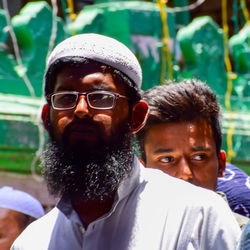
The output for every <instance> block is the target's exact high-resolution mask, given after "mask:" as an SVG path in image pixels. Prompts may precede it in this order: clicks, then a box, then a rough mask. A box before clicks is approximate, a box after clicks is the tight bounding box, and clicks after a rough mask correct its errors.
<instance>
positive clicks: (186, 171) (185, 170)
mask: <svg viewBox="0 0 250 250" xmlns="http://www.w3.org/2000/svg"><path fill="white" fill-rule="evenodd" d="M176 177H177V178H179V179H182V180H184V181H187V182H190V181H191V180H192V178H193V174H192V169H191V167H190V165H189V163H188V161H187V160H186V159H184V158H183V159H182V160H181V161H180V163H179V167H178V172H177V176H176Z"/></svg>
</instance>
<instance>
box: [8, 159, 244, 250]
mask: <svg viewBox="0 0 250 250" xmlns="http://www.w3.org/2000/svg"><path fill="white" fill-rule="evenodd" d="M117 194H118V195H117V200H116V202H114V205H113V207H112V209H111V211H110V212H109V213H107V214H105V215H104V216H102V217H101V218H99V219H97V220H96V221H94V222H92V223H90V224H89V226H88V227H87V229H86V230H85V228H84V227H83V226H82V223H81V221H80V219H79V217H78V215H77V213H76V212H75V211H74V210H73V209H72V207H71V204H70V203H68V202H65V201H63V200H61V201H60V202H59V204H58V206H57V207H56V208H54V209H53V210H51V211H50V212H49V213H48V214H47V215H45V216H44V217H42V218H41V219H39V220H37V221H35V222H34V223H32V224H31V225H30V226H29V227H28V228H26V230H25V231H24V232H23V233H22V234H21V235H20V236H19V237H18V238H17V240H16V241H15V243H14V244H13V246H12V250H17V249H25V250H44V249H50V250H52V249H53V250H54V249H58V250H78V249H84V250H125V249H129V250H135V249H136V250H158V249H159V250H160V249H168V250H192V249H204V250H209V249H214V250H227V249H235V248H236V245H237V241H238V239H239V236H240V228H239V226H238V224H237V222H236V220H235V219H234V216H233V215H232V213H231V211H230V209H229V207H228V205H227V204H226V203H225V201H224V200H223V199H221V197H219V196H218V195H217V194H216V193H214V192H212V191H209V190H206V189H203V188H199V187H196V186H194V185H191V184H189V183H187V182H184V181H182V180H179V179H176V178H173V177H170V176H168V175H166V174H164V173H162V172H161V171H158V170H154V169H146V168H144V167H143V166H142V165H141V164H140V163H139V161H138V159H137V158H136V159H135V162H134V169H133V172H132V174H131V176H130V177H129V178H127V179H126V180H124V181H123V182H122V184H121V185H120V187H119V189H118V192H117ZM62 211H63V212H62Z"/></svg>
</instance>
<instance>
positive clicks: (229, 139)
mask: <svg viewBox="0 0 250 250" xmlns="http://www.w3.org/2000/svg"><path fill="white" fill-rule="evenodd" d="M222 26H223V30H224V39H223V43H224V60H225V65H226V70H227V92H226V95H225V105H226V108H227V109H228V110H229V111H230V117H229V129H228V132H227V161H228V162H231V160H232V157H234V156H235V152H234V151H233V142H232V138H233V133H234V124H233V113H232V112H231V101H230V99H231V94H232V87H233V86H232V79H233V74H232V66H231V62H230V58H229V52H228V30H229V29H228V24H227V0H222Z"/></svg>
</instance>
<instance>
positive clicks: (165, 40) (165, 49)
mask: <svg viewBox="0 0 250 250" xmlns="http://www.w3.org/2000/svg"><path fill="white" fill-rule="evenodd" d="M166 3H167V0H166V1H164V0H157V5H158V6H159V7H160V15H161V21H162V32H163V37H162V48H161V55H162V64H161V79H160V82H161V84H164V83H165V71H166V59H167V64H168V78H169V79H173V70H172V55H171V52H170V49H169V41H170V37H169V32H168V25H167V10H166ZM166 56H167V58H166Z"/></svg>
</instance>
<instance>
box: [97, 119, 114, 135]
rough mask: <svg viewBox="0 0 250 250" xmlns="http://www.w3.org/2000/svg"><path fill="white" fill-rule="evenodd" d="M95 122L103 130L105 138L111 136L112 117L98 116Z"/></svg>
mask: <svg viewBox="0 0 250 250" xmlns="http://www.w3.org/2000/svg"><path fill="white" fill-rule="evenodd" d="M93 121H94V122H96V123H98V124H99V125H100V128H102V129H103V132H104V134H103V136H104V137H107V136H110V134H111V131H112V117H111V116H110V115H107V114H97V115H94V116H93Z"/></svg>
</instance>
